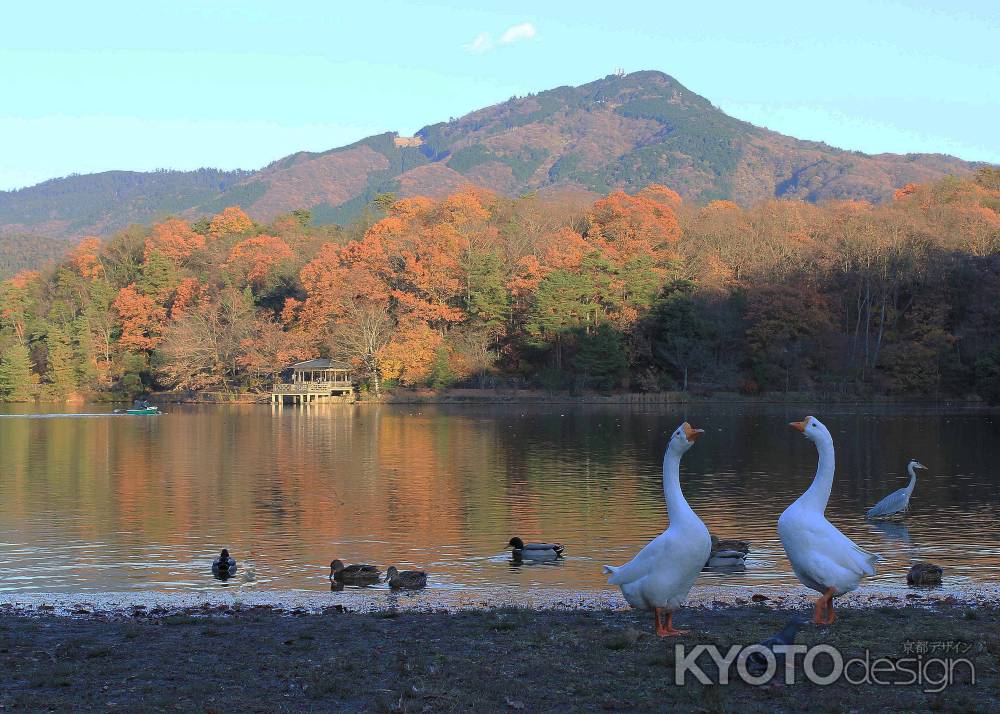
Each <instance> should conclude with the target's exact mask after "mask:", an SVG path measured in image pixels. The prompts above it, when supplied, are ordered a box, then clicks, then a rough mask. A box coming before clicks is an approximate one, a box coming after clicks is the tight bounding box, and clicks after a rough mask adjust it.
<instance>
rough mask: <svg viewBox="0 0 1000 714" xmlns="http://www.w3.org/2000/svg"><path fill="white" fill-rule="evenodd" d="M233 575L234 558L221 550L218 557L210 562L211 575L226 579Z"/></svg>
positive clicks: (234, 571) (226, 551)
mask: <svg viewBox="0 0 1000 714" xmlns="http://www.w3.org/2000/svg"><path fill="white" fill-rule="evenodd" d="M235 573H236V558H234V557H232V556H231V555H229V551H228V550H227V549H226V548H223V549H222V552H221V553H219V557H218V558H216V559H215V560H213V561H212V574H213V575H215V576H216V577H218V578H228V577H229V576H230V575H233V574H235Z"/></svg>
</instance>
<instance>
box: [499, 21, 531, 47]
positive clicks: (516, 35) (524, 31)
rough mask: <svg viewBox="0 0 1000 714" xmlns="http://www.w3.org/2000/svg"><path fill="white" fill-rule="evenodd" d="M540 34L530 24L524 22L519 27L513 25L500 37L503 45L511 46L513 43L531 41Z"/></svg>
mask: <svg viewBox="0 0 1000 714" xmlns="http://www.w3.org/2000/svg"><path fill="white" fill-rule="evenodd" d="M537 34H538V30H536V29H535V26H534V25H533V24H531V23H530V22H522V23H520V24H519V25H511V26H510V27H508V28H507V29H506V30H504V33H503V34H502V35H501V36H500V44H501V45H509V44H511V43H513V42H520V41H521V40H530V39H531V38H532V37H534V36H535V35H537Z"/></svg>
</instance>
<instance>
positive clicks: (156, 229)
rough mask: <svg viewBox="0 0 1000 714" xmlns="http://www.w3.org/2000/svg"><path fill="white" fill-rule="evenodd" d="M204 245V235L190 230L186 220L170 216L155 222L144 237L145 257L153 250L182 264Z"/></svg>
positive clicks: (147, 257)
mask: <svg viewBox="0 0 1000 714" xmlns="http://www.w3.org/2000/svg"><path fill="white" fill-rule="evenodd" d="M204 247H205V236H203V235H201V234H200V233H196V232H195V231H194V230H192V228H191V226H189V225H188V224H187V222H185V221H182V220H179V219H177V218H171V219H168V220H166V221H163V222H162V223H157V224H156V225H154V226H153V228H152V230H150V232H149V237H148V238H146V245H145V257H146V259H147V260H148V259H149V256H150V254H151V253H153V252H157V253H159V254H160V255H163V256H165V257H167V258H169V259H170V260H171V261H173V262H174V263H175V264H177V265H181V264H183V263H184V262H185V261H187V260H188V258H190V257H191V255H192V254H193V253H195V252H196V251H199V250H201V249H203V248H204Z"/></svg>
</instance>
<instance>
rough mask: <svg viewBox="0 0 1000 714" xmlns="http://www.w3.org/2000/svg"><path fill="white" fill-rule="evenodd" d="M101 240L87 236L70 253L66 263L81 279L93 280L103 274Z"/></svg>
mask: <svg viewBox="0 0 1000 714" xmlns="http://www.w3.org/2000/svg"><path fill="white" fill-rule="evenodd" d="M100 253H101V239H100V238H96V237H94V236H87V237H85V238H83V239H81V240H80V242H79V243H77V244H76V247H75V248H73V250H72V251H70V254H69V256H68V262H69V265H70V267H72V268H73V270H75V271H76V272H77V273H79V274H80V276H81V277H84V278H87V279H88V280H94V279H96V278H98V277H100V275H101V273H102V272H103V267H102V266H101V259H100Z"/></svg>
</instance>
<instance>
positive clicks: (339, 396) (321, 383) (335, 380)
mask: <svg viewBox="0 0 1000 714" xmlns="http://www.w3.org/2000/svg"><path fill="white" fill-rule="evenodd" d="M291 372H292V381H291V382H277V383H275V385H274V387H273V388H272V390H271V403H272V404H284V403H285V402H286V400H288V401H290V402H291V403H292V404H312V403H314V402H326V401H330V400H333V399H336V400H337V401H343V400H347V401H354V382H353V381H352V380H351V365H350V364H348V363H347V362H338V361H337V360H332V359H326V358H322V359H311V360H307V361H305V362H299V363H298V364H293V365H292V367H291Z"/></svg>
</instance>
